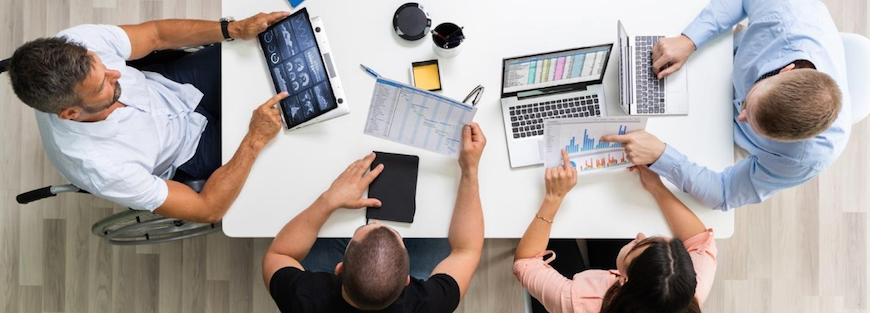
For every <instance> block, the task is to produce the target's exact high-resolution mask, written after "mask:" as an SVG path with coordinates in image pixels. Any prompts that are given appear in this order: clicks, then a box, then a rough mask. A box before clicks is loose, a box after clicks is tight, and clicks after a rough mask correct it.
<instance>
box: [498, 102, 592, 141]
mask: <svg viewBox="0 0 870 313" xmlns="http://www.w3.org/2000/svg"><path fill="white" fill-rule="evenodd" d="M596 116H601V107H600V106H599V104H598V95H597V94H596V95H588V96H580V97H574V98H567V99H559V100H552V101H542V102H539V103H531V104H523V105H516V106H512V107H510V117H511V130H512V133H513V136H514V138H527V137H536V136H543V135H544V120H546V119H550V118H568V117H596Z"/></svg>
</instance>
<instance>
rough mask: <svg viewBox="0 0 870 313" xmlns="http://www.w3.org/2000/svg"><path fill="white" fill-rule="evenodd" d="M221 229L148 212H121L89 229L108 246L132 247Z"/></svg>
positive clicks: (217, 224)
mask: <svg viewBox="0 0 870 313" xmlns="http://www.w3.org/2000/svg"><path fill="white" fill-rule="evenodd" d="M219 230H221V224H220V223H216V224H203V223H194V222H188V221H184V220H180V219H177V218H168V217H162V216H160V215H157V214H154V213H152V212H150V211H125V212H121V213H118V214H115V215H111V216H109V217H106V218H104V219H102V220H100V221H98V222H96V223H95V224H94V226H93V227H91V232H93V233H94V235H97V236H100V237H103V239H105V240H106V242H108V243H109V244H112V245H120V246H132V245H143V244H156V243H163V242H169V241H175V240H182V239H186V238H191V237H196V236H202V235H207V234H210V233H213V232H216V231H219Z"/></svg>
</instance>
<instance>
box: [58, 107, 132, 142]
mask: <svg viewBox="0 0 870 313" xmlns="http://www.w3.org/2000/svg"><path fill="white" fill-rule="evenodd" d="M133 110H134V109H128V108H125V107H120V108H117V109H115V111H112V113H111V114H109V116H108V117H106V119H105V120H102V121H99V122H76V121H72V120H65V119H61V118H60V117H59V116H57V114H49V118H50V119H51V122H52V124H55V125H57V126H58V127H60V128H61V129H64V130H67V131H69V132H72V133H77V134H81V135H86V136H90V137H98V138H112V137H115V136H117V135H118V121H120V120H122V119H125V118H127V117H129V116H130V114H131V113H132V111H133Z"/></svg>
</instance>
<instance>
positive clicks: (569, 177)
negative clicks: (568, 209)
mask: <svg viewBox="0 0 870 313" xmlns="http://www.w3.org/2000/svg"><path fill="white" fill-rule="evenodd" d="M544 180H545V182H546V186H547V195H546V197H549V198H555V199H558V200H562V198H564V197H565V195H567V194H568V192H570V191H571V189H573V188H574V186H576V185H577V169H576V168H574V167H573V166H571V160H569V159H568V152H567V151H565V149H562V165H559V166H556V167H551V168H548V169H547V170H546V172H545V173H544Z"/></svg>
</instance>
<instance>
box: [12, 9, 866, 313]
mask: <svg viewBox="0 0 870 313" xmlns="http://www.w3.org/2000/svg"><path fill="white" fill-rule="evenodd" d="M317 1H328V0H317ZM825 2H826V3H827V5H828V7H829V9H830V11H831V14H832V17H833V19H834V21H835V22H836V23H837V25H838V27H840V30H841V31H843V32H854V33H859V34H862V35H865V36H867V35H870V33H868V31H870V21H868V20H867V16H868V10H870V6H868V4H867V1H866V0H828V1H825ZM220 16H221V12H220V1H219V0H0V58H5V57H9V56H11V55H12V52H13V51H14V49H15V47H18V46H19V45H21V44H22V43H24V42H25V41H27V40H31V39H35V38H38V37H42V36H50V35H53V34H54V33H55V32H57V31H59V30H61V29H63V28H66V27H69V26H71V25H77V24H81V23H108V24H120V23H136V22H140V21H146V20H152V19H162V18H170V17H173V18H202V19H211V20H216V19H218V18H219V17H220ZM0 134H2V135H0V312H143V313H144V312H162V313H165V312H191V313H196V312H234V313H235V312H240V313H245V312H277V309H276V308H275V305H274V304H273V302H272V300H271V298H270V297H269V295H268V293H267V292H266V290H265V288H264V287H263V285H262V282H261V278H260V277H261V276H260V261H261V260H262V259H261V258H262V255H263V253H264V251H265V250H266V248H267V247H268V245H269V243H270V240H266V239H253V240H252V239H231V238H226V237H224V236H223V235H222V234H213V235H210V236H207V237H201V238H195V239H190V240H186V241H184V242H181V243H168V244H162V245H157V246H148V247H136V248H130V247H112V246H108V245H106V244H105V243H103V242H102V241H101V240H99V239H97V237H95V236H93V235H91V233H90V226H91V225H92V224H93V223H94V222H95V221H97V220H99V219H100V218H102V217H104V216H107V215H109V214H112V213H113V212H117V211H119V210H122V208H120V207H117V206H115V205H113V204H111V203H109V202H106V201H103V200H100V199H96V198H95V197H92V196H89V195H64V196H61V197H57V198H52V199H47V200H42V201H39V202H36V203H32V204H29V205H26V206H22V205H18V204H17V203H15V200H14V198H15V195H16V194H18V193H20V192H22V191H26V190H30V189H33V188H36V187H41V186H45V185H51V184H63V183H65V182H64V180H63V179H62V178H61V177H60V176H58V174H57V173H56V172H55V171H54V169H53V168H52V166H51V164H49V162H48V160H47V159H46V158H45V155H44V151H43V149H42V146H41V143H40V140H39V134H38V131H37V128H36V123H35V120H34V117H33V112H32V111H31V110H30V109H28V108H26V107H25V106H24V105H23V104H22V103H21V102H20V101H19V100H18V99H17V98H16V97H15V95H14V94H13V93H12V90H11V87H10V85H9V78H8V75H0ZM868 190H870V122H868V121H866V120H865V121H864V122H862V123H860V124H858V125H856V126H855V128H854V129H853V134H852V138H851V141H850V143H849V146H848V147H847V149H846V151H845V152H844V154H843V156H842V157H841V158H840V160H839V161H837V163H836V164H835V165H834V166H833V167H832V168H831V169H829V170H828V171H827V172H825V173H824V174H822V175H821V176H819V177H818V178H816V179H814V180H812V181H810V182H808V183H806V184H804V185H802V186H799V187H796V188H792V189H789V190H785V191H783V192H781V193H779V194H778V195H776V196H775V197H773V198H772V199H770V200H769V201H767V202H765V203H763V204H759V205H754V206H749V207H746V208H741V209H739V210H738V211H737V214H736V215H737V216H736V229H735V233H734V236H733V237H732V238H730V239H726V240H719V241H718V244H719V249H720V254H719V271H718V274H717V279H716V283H715V286H714V287H713V292H712V294H711V295H710V298H709V299H708V301H707V303H706V305H705V308H704V310H705V312H850V313H857V312H870V308H868V300H870V299H868V285H867V284H868V281H870V270H868V261H870V241H868V239H870V227H868V211H870V193H868ZM516 244H517V240H487V241H486V245H485V251H484V255H483V262H481V264H480V266H479V268H478V272H477V274H476V276H475V279H474V281H473V282H472V285H471V289H470V291H469V293H468V295H467V296H466V298H465V300H464V301H463V303H462V304H461V305H460V307H459V309H458V310H457V312H522V311H523V308H522V300H521V297H520V294H521V292H522V288H521V287H520V286H519V284H518V283H517V282H516V281H515V279H514V278H513V276H512V274H511V259H512V255H513V249H514V248H515V247H516Z"/></svg>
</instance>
